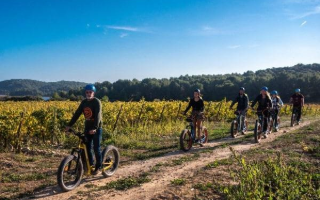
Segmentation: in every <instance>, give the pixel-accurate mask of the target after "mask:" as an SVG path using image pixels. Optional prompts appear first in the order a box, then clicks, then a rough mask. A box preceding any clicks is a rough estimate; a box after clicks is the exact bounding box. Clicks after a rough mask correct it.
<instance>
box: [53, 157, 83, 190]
mask: <svg viewBox="0 0 320 200" xmlns="http://www.w3.org/2000/svg"><path fill="white" fill-rule="evenodd" d="M77 160H78V157H77V156H75V155H69V156H67V157H65V158H64V159H63V160H62V161H61V163H60V166H59V168H58V173H57V182H58V185H59V187H60V188H61V189H62V191H64V192H67V191H71V190H73V189H75V188H76V187H77V186H78V185H79V184H80V182H81V180H82V176H83V164H82V160H81V159H79V163H78V164H79V166H78V170H80V171H79V172H78V173H77V175H76V178H75V180H74V183H73V184H71V185H69V186H68V185H67V184H66V183H65V181H64V179H63V178H64V169H65V168H66V167H67V165H68V164H69V163H70V162H71V161H75V162H77Z"/></svg>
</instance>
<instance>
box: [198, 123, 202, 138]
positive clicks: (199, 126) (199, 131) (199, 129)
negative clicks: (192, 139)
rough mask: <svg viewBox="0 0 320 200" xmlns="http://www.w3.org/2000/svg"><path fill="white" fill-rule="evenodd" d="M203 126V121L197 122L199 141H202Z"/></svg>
mask: <svg viewBox="0 0 320 200" xmlns="http://www.w3.org/2000/svg"><path fill="white" fill-rule="evenodd" d="M201 124H202V120H199V119H198V120H197V129H198V130H197V131H198V135H197V136H198V140H200V139H201Z"/></svg>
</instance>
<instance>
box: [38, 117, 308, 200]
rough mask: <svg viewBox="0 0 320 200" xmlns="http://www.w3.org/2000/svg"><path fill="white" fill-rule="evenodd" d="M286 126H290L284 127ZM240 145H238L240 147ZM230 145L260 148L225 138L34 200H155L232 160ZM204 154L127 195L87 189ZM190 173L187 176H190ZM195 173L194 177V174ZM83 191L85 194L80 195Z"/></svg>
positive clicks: (154, 175)
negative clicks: (206, 169)
mask: <svg viewBox="0 0 320 200" xmlns="http://www.w3.org/2000/svg"><path fill="white" fill-rule="evenodd" d="M309 124H310V121H308V122H304V123H302V124H301V125H300V126H295V127H285V128H283V129H286V131H283V130H280V132H278V133H272V134H271V135H270V136H269V137H268V138H267V139H263V140H262V143H265V142H271V141H273V140H274V139H275V138H277V137H278V136H280V135H283V134H287V133H288V132H290V131H293V130H296V129H298V128H301V127H303V126H306V125H309ZM284 125H286V124H284ZM249 134H250V133H249ZM237 142H238V143H237ZM226 144H229V145H230V146H232V147H233V148H234V149H235V150H236V151H238V152H241V151H246V150H249V149H251V148H256V147H258V146H259V144H256V143H254V140H253V137H252V138H248V139H245V138H244V137H243V136H240V137H237V138H236V139H233V138H225V139H221V140H215V141H210V142H209V143H208V144H206V145H205V146H204V147H200V148H199V147H194V148H193V149H192V150H190V151H189V152H187V153H184V152H182V151H176V152H173V153H170V154H166V155H164V156H161V157H157V158H152V159H149V160H145V161H135V162H132V163H130V165H125V166H120V168H119V169H118V171H117V172H116V174H115V175H114V176H113V177H110V178H107V179H105V178H103V177H102V175H101V176H100V175H99V176H97V177H95V178H87V179H85V180H84V181H83V182H82V184H81V185H80V186H79V187H78V188H76V189H75V190H74V191H70V192H67V193H63V192H61V190H60V189H59V188H58V187H48V188H46V189H44V190H43V191H41V192H38V193H37V194H36V195H35V196H34V198H36V199H81V198H83V199H119V200H120V199H121V200H124V199H130V200H131V199H141V200H145V199H152V198H153V197H155V196H159V195H160V194H162V193H164V192H165V191H166V188H167V187H170V185H171V180H174V179H177V178H182V177H185V176H186V175H188V176H192V175H193V174H192V173H193V172H194V171H195V170H194V169H198V168H200V167H204V166H206V165H207V164H208V163H210V162H213V161H214V160H220V159H224V158H228V157H229V156H230V155H231V152H230V150H229V148H226V147H228V145H226ZM203 150H206V151H205V152H202V153H201V154H200V156H199V158H197V159H195V160H191V161H188V162H185V163H183V164H182V165H169V164H167V165H166V164H164V165H163V166H162V167H161V169H160V170H159V171H158V172H155V173H152V174H151V175H150V178H151V181H150V182H148V183H144V184H142V185H141V186H139V187H135V188H132V189H129V190H125V191H116V190H100V191H95V192H90V189H88V188H86V187H85V185H87V184H92V185H95V186H103V185H105V184H106V183H108V182H110V181H114V180H117V179H119V178H124V177H128V176H135V175H139V174H141V173H143V172H147V171H150V169H151V168H152V167H154V166H155V165H156V164H158V163H171V162H172V160H176V159H179V158H181V157H185V156H190V157H191V156H194V153H196V152H200V151H203ZM186 172H187V173H186ZM190 173H191V174H190ZM80 191H81V192H80ZM86 191H88V192H86ZM79 192H80V193H83V194H85V195H84V196H81V195H79ZM34 198H33V199H34Z"/></svg>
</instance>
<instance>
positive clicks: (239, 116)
mask: <svg viewBox="0 0 320 200" xmlns="http://www.w3.org/2000/svg"><path fill="white" fill-rule="evenodd" d="M237 113H238V114H236V122H237V123H238V132H239V133H240V132H241V131H242V129H241V127H242V126H243V123H244V120H243V118H244V115H243V114H241V112H238V111H237Z"/></svg>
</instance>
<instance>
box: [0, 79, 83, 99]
mask: <svg viewBox="0 0 320 200" xmlns="http://www.w3.org/2000/svg"><path fill="white" fill-rule="evenodd" d="M85 84H86V83H81V82H74V81H59V82H42V81H36V80H29V79H11V80H5V81H0V95H10V96H26V95H31V96H52V95H53V94H54V93H55V92H60V91H69V90H71V89H79V88H81V87H83V86H84V85H85Z"/></svg>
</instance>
